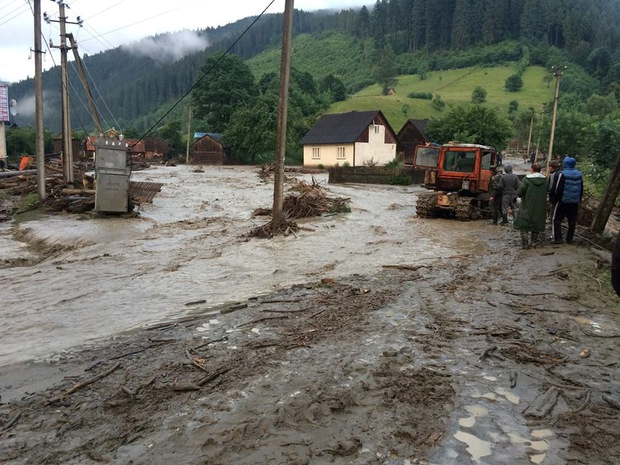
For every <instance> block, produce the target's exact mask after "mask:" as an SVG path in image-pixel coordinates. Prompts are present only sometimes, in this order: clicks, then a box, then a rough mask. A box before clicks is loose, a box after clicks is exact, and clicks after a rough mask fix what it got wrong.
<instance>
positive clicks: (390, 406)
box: [0, 187, 620, 465]
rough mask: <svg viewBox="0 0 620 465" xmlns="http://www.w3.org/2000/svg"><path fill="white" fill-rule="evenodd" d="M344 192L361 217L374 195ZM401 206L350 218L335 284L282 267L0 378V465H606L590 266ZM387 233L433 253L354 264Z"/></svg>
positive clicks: (614, 365) (506, 233)
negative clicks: (353, 223)
mask: <svg viewBox="0 0 620 465" xmlns="http://www.w3.org/2000/svg"><path fill="white" fill-rule="evenodd" d="M348 189H349V190H348V193H349V194H351V195H352V199H353V203H354V206H358V208H359V210H360V211H364V210H365V209H363V208H361V207H359V205H362V204H363V200H359V198H358V197H356V196H357V195H359V196H360V197H361V198H362V199H363V197H364V196H368V195H369V192H370V193H372V192H373V189H372V188H371V189H370V191H369V190H367V189H365V188H364V187H350V188H348ZM334 190H336V188H334ZM356 191H358V192H359V194H356ZM393 194H394V196H397V195H400V194H398V193H393ZM407 194H408V195H411V196H412V197H413V196H414V194H410V193H407ZM402 200H403V201H402V202H401V201H399V202H396V203H394V202H385V203H384V204H383V205H382V206H381V207H380V208H378V209H377V210H374V209H371V208H370V207H368V209H367V213H369V214H371V216H372V219H370V220H369V219H366V221H367V222H368V223H369V224H370V225H371V226H372V228H370V229H371V232H372V234H374V235H377V236H378V238H375V239H373V236H372V235H371V233H364V234H367V236H364V240H362V241H360V243H359V244H358V246H357V251H356V254H357V255H361V256H367V257H369V258H368V260H369V261H367V262H363V261H360V262H357V263H358V264H357V267H356V268H357V269H354V270H353V271H351V270H350V269H349V268H348V267H342V269H341V268H339V265H338V263H336V262H334V260H333V257H331V261H328V264H324V263H323V264H322V263H319V261H320V260H318V259H317V263H316V266H317V268H320V269H321V272H316V273H311V274H310V273H304V271H309V268H307V267H310V268H311V267H312V266H314V265H313V264H312V263H311V261H310V262H309V263H310V264H306V263H303V262H299V263H298V265H297V266H298V270H299V272H300V273H303V279H301V280H298V282H295V283H293V284H290V285H288V286H283V285H279V286H278V288H277V289H275V290H273V291H270V292H260V293H258V292H256V293H254V294H253V295H250V296H246V293H244V292H242V293H240V295H241V297H242V298H239V299H232V298H229V299H228V300H227V301H223V302H218V303H217V304H216V305H214V304H211V303H210V302H207V301H206V300H208V299H202V298H196V296H197V295H198V294H197V292H196V291H195V289H194V288H191V289H189V291H188V292H187V294H186V295H182V294H181V293H179V294H176V293H175V296H176V298H177V305H182V306H183V307H184V308H185V311H184V313H183V315H176V316H175V317H172V316H169V317H168V318H163V317H160V318H158V319H159V322H157V323H152V324H150V325H148V326H146V327H143V328H141V329H133V330H131V331H125V332H117V333H116V334H115V335H114V336H112V337H106V338H99V339H96V340H94V341H90V343H88V344H86V345H76V346H73V347H71V349H70V350H66V351H63V352H59V353H56V354H54V355H53V356H52V354H50V357H48V358H40V357H39V358H37V359H36V361H30V362H28V361H21V360H17V361H16V362H15V363H12V364H5V365H4V366H1V367H0V388H1V389H2V392H1V394H2V396H3V397H2V402H3V403H2V404H1V405H0V431H1V433H0V457H2V461H3V463H10V464H31V463H37V464H61V463H62V464H96V463H115V464H128V463H133V464H169V463H185V464H204V463H209V464H231V463H235V464H257V463H261V464H263V463H265V464H267V463H273V464H323V463H325V464H332V463H333V464H390V465H391V464H395V465H396V464H414V463H419V464H478V463H480V464H506V463H510V464H530V463H535V464H538V463H542V464H577V463H587V464H599V463H600V464H613V463H618V462H619V461H620V446H619V445H618V444H620V442H619V437H618V436H619V435H620V424H619V423H620V410H619V409H620V380H619V378H618V373H619V369H618V343H619V341H620V317H619V311H620V301H619V300H618V299H617V298H616V297H615V295H613V294H612V290H611V286H610V285H609V283H608V280H609V269H608V267H605V266H604V265H603V266H602V267H601V266H600V257H599V256H598V255H596V254H593V253H592V251H591V250H590V248H589V246H588V244H585V243H581V244H577V245H573V246H568V245H551V244H547V243H545V244H541V245H539V246H537V247H535V248H532V249H528V250H523V249H520V248H519V247H518V245H517V244H518V243H519V238H518V234H517V233H516V232H514V231H512V230H511V228H509V227H503V228H502V227H497V226H491V225H488V224H487V223H486V222H485V221H478V222H472V223H459V222H451V221H448V220H426V219H425V220H421V219H417V218H415V215H414V214H412V213H411V212H410V211H409V210H407V208H406V207H404V205H405V203H404V199H402ZM395 212H397V213H399V214H400V213H403V215H402V217H401V216H397V217H395ZM413 213H414V212H413ZM382 214H383V215H385V219H384V221H381V217H382ZM362 220H363V219H360V221H361V222H363V221H362ZM183 221H185V220H183ZM192 221H195V220H192ZM200 221H203V222H204V221H206V220H204V219H202V220H200ZM320 221H321V220H319V223H315V224H312V223H311V222H310V223H308V225H306V226H308V227H310V228H313V229H315V230H317V229H318V228H319V226H317V224H319V225H320V224H321V223H320ZM335 221H336V222H335V223H329V228H328V229H329V230H336V231H338V228H339V227H340V228H342V230H341V231H339V232H340V233H341V235H343V236H345V235H346V234H348V233H347V232H346V231H345V228H346V226H348V225H347V224H345V223H342V222H341V223H338V220H335ZM175 224H176V226H174V225H175ZM183 224H189V222H186V223H183ZM192 224H194V223H192ZM360 224H361V223H360ZM201 225H202V226H200V228H202V227H204V224H203V223H201ZM399 225H403V226H405V227H408V228H410V229H411V230H412V232H415V233H416V234H426V235H427V236H428V235H432V236H433V240H434V241H438V242H441V243H443V244H446V245H447V247H443V246H442V247H440V246H434V245H433V244H434V243H435V242H433V241H429V242H425V241H427V240H428V239H427V238H421V239H420V243H419V244H418V246H417V247H420V250H419V254H418V255H416V254H411V255H410V254H408V252H403V254H402V255H400V256H398V255H392V254H388V255H374V256H373V251H374V250H375V249H376V248H381V246H382V245H384V244H387V245H385V248H387V249H389V248H390V247H392V246H395V247H401V248H406V247H408V245H409V244H408V243H407V242H406V241H405V238H404V237H402V236H401V234H402V233H401V232H400V229H399V227H400V226H399ZM179 226H180V225H179V224H178V223H175V222H174V221H171V222H170V223H169V224H168V225H163V226H162V225H161V223H160V225H159V226H157V228H158V230H159V229H165V230H166V231H169V230H173V229H174V230H177V229H179ZM230 227H231V228H232V227H233V226H232V222H231V226H230ZM200 228H199V230H200ZM381 228H383V229H381ZM379 229H381V230H380V231H379V233H378V234H377V231H378V230H379ZM158 230H157V231H158ZM135 234H136V236H140V234H141V233H139V232H136V233H135ZM146 234H147V237H152V238H154V239H153V240H155V238H160V237H161V236H160V235H158V233H157V232H156V231H155V230H153V229H149V230H147V232H146ZM166 234H172V232H167V233H166ZM317 234H320V232H319V233H317ZM309 236H311V234H310V233H309ZM412 236H413V237H411V243H412V245H411V247H410V248H411V249H414V250H415V248H416V246H415V245H413V243H414V242H415V239H417V237H415V234H412ZM390 239H391V240H392V241H393V242H394V243H395V244H394V245H391V244H390ZM296 240H298V239H296V238H291V239H290V242H291V243H293V242H294V241H296ZM254 241H259V240H252V241H250V242H249V243H248V244H252V243H254ZM236 244H237V246H239V243H236ZM256 244H261V245H260V246H258V245H257V247H261V246H264V245H262V244H263V243H260V242H256ZM286 245H287V244H282V245H281V247H282V248H285V247H286ZM318 246H319V244H316V243H315V244H313V245H312V246H311V247H308V249H310V250H315V254H316V255H320V253H319V252H317V251H318V250H320V249H319V248H318ZM84 247H90V246H84ZM99 247H101V245H99ZM246 247H247V245H246ZM341 247H344V245H341ZM335 249H336V247H334V250H335ZM102 250H103V249H102ZM102 250H99V252H101V253H103V252H102ZM300 250H301V249H300ZM429 250H430V251H432V252H433V254H429V253H428V251H429ZM224 251H225V252H224V253H226V249H225V248H224ZM425 252H426V253H425ZM73 253H75V252H73ZM90 253H92V252H90ZM299 253H301V251H300V252H299ZM347 254H348V251H347ZM48 260H58V256H55V257H54V258H51V259H50V258H47V259H45V261H43V262H40V263H38V264H33V265H30V266H22V268H24V270H26V269H30V272H31V273H33V272H34V271H36V267H38V266H41V265H42V264H43V266H45V262H46V261H48ZM342 260H343V262H345V261H346V257H345V258H343V259H342ZM351 260H354V258H351ZM370 262H373V263H370ZM329 263H331V266H330V265H329ZM62 266H63V267H67V268H70V267H71V264H70V263H69V262H68V261H67V263H65V264H63V265H62ZM80 266H84V265H83V264H80ZM179 266H181V267H182V266H183V263H182V262H179ZM33 268H34V269H33ZM155 271H156V270H155ZM299 281H301V282H299ZM263 286H264V289H265V290H266V289H268V288H269V285H265V284H264V283H263ZM249 293H250V292H249V291H248V293H247V294H249ZM233 295H234V294H233ZM183 297H184V299H183V300H181V298H183ZM199 297H200V296H199ZM223 300H224V299H223ZM180 302H183V303H182V304H181V303H180ZM33 343H34V344H36V341H33ZM33 353H38V352H36V351H35V352H33Z"/></svg>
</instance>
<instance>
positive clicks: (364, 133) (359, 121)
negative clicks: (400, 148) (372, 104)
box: [301, 110, 397, 168]
mask: <svg viewBox="0 0 620 465" xmlns="http://www.w3.org/2000/svg"><path fill="white" fill-rule="evenodd" d="M301 143H302V145H303V154H304V166H306V167H317V166H319V165H322V166H324V167H325V168H327V167H331V166H336V165H340V166H342V165H344V164H348V165H349V166H364V165H366V164H369V163H376V164H378V165H385V164H386V163H389V162H391V161H392V160H394V158H395V157H396V143H397V139H396V134H395V133H394V130H393V129H392V127H391V126H390V124H389V123H388V121H387V119H386V118H385V116H384V115H383V113H382V112H381V111H380V110H371V111H352V112H349V113H340V114H332V115H323V116H322V117H321V118H320V119H319V120H318V121H317V122H316V124H315V125H314V127H313V128H312V129H310V131H308V133H307V134H306V135H305V136H304V138H303V139H302V140H301Z"/></svg>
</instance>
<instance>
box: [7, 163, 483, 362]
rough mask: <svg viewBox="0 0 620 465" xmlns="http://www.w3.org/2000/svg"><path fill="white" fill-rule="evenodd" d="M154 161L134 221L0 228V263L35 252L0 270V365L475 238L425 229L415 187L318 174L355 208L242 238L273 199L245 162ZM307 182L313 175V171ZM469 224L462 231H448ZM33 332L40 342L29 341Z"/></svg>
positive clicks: (425, 255)
mask: <svg viewBox="0 0 620 465" xmlns="http://www.w3.org/2000/svg"><path fill="white" fill-rule="evenodd" d="M193 170H194V168H193V167H187V166H178V167H161V168H154V169H150V170H148V171H142V172H136V173H134V176H133V179H134V180H137V181H153V182H162V183H164V187H163V188H162V190H161V192H160V193H159V194H158V195H157V196H156V197H155V199H154V201H153V203H152V204H145V205H142V206H141V207H140V218H136V219H120V218H105V219H91V218H86V217H83V218H80V217H76V216H73V215H72V216H70V217H58V216H56V217H53V218H45V219H42V220H39V221H30V222H26V223H21V224H19V225H18V226H16V228H17V232H16V233H15V234H16V236H17V237H18V238H19V239H20V240H21V241H22V242H15V241H13V240H11V239H10V238H11V235H12V233H13V231H12V230H11V228H10V227H9V226H3V227H2V229H0V234H1V236H0V237H1V239H0V247H2V249H0V251H1V255H2V258H3V260H5V261H6V260H13V261H17V260H19V259H25V260H36V255H35V253H34V252H33V251H32V250H31V249H29V248H28V247H26V245H33V244H34V245H35V247H36V248H38V251H39V252H41V253H47V252H48V251H50V250H55V251H56V250H60V253H57V254H55V255H54V256H53V258H51V259H49V260H44V261H42V262H41V263H38V265H37V266H36V267H14V268H4V269H1V270H0V281H1V282H2V285H1V288H2V294H3V298H2V306H1V310H0V317H1V318H2V320H3V322H4V324H3V325H2V326H1V327H0V341H2V350H1V351H0V366H2V365H6V364H10V363H15V362H20V361H24V360H29V359H39V358H46V357H50V356H53V354H54V353H56V352H59V351H62V350H66V349H69V348H70V347H72V346H75V345H78V344H82V343H84V342H86V341H88V340H90V339H94V338H100V337H104V336H110V335H113V334H116V333H119V332H122V331H125V330H128V329H132V328H136V327H140V326H145V325H151V324H154V323H157V322H160V321H162V320H165V319H169V318H173V317H178V316H182V315H185V314H187V313H188V312H190V311H195V310H196V306H187V305H186V304H187V303H189V302H195V301H201V300H204V301H205V305H207V306H209V307H213V306H216V305H219V304H223V303H226V302H230V301H235V300H245V299H247V298H248V297H250V296H253V295H257V294H260V293H265V292H270V291H272V290H274V289H278V288H280V287H287V286H290V285H291V284H293V283H298V282H304V281H307V280H308V279H320V278H322V277H338V276H346V275H349V274H352V273H358V272H362V273H367V272H373V271H377V270H379V269H380V268H381V266H382V265H390V264H395V263H401V262H418V261H420V260H424V259H429V258H436V257H437V256H441V255H446V254H448V255H449V254H451V253H455V252H454V250H456V249H451V247H456V246H457V243H458V244H459V248H463V247H465V248H468V247H470V248H471V247H475V246H476V238H475V237H471V238H467V225H466V224H458V225H454V224H450V225H449V226H450V231H449V232H450V234H448V231H445V234H444V233H442V232H441V231H437V230H436V228H433V232H432V233H430V234H429V230H428V228H426V227H425V224H424V223H416V222H413V221H412V217H413V216H414V214H415V207H414V204H415V194H414V192H415V190H416V188H415V187H389V186H388V187H386V186H381V187H372V186H363V189H362V190H361V192H360V190H359V189H357V188H356V187H350V186H349V187H342V186H335V185H330V186H328V185H327V176H326V175H325V174H319V175H315V178H316V180H317V181H318V182H321V183H323V185H324V186H325V187H326V188H328V189H329V190H330V191H331V194H330V195H332V196H335V197H350V198H351V200H352V201H351V209H352V212H351V213H350V214H347V215H338V216H334V217H326V218H320V219H312V221H311V222H309V223H308V224H307V225H304V223H303V222H301V223H300V225H301V226H302V227H304V226H306V227H308V228H310V229H311V231H302V232H301V233H299V234H298V235H297V237H295V238H292V237H286V238H276V239H275V240H272V241H271V240H269V241H268V240H256V239H254V240H248V239H246V238H244V237H242V236H243V235H245V234H247V233H248V232H249V231H250V230H251V229H252V228H253V227H255V226H257V225H260V224H262V223H264V222H265V221H266V220H265V217H256V218H252V212H253V211H254V210H255V209H257V208H271V205H272V202H273V183H272V182H262V181H261V180H260V179H259V177H258V176H257V170H256V169H255V168H254V169H253V168H248V167H234V168H231V167H223V168H213V167H209V168H208V169H207V170H206V172H204V173H195V172H193ZM305 180H306V181H308V182H311V177H310V176H305ZM456 226H458V227H459V228H461V229H462V228H465V230H464V231H463V232H462V234H460V235H461V237H460V238H457V237H454V236H453V233H454V228H455V227H456ZM33 340H36V341H37V343H36V344H32V341H33Z"/></svg>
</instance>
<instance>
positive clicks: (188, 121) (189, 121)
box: [185, 105, 192, 165]
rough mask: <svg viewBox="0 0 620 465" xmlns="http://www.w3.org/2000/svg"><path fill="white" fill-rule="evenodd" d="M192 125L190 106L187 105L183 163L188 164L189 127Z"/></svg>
mask: <svg viewBox="0 0 620 465" xmlns="http://www.w3.org/2000/svg"><path fill="white" fill-rule="evenodd" d="M191 127H192V106H191V105H190V106H189V109H188V110H187V147H186V148H185V164H186V165H188V164H189V141H190V129H191Z"/></svg>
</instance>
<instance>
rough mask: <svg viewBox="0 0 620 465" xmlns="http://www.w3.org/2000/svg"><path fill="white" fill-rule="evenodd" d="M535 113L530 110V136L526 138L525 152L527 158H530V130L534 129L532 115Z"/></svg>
mask: <svg viewBox="0 0 620 465" xmlns="http://www.w3.org/2000/svg"><path fill="white" fill-rule="evenodd" d="M535 113H536V112H535V111H534V110H533V109H532V117H531V119H530V134H529V136H527V151H526V152H525V154H526V155H527V156H528V157H529V156H530V147H531V144H532V129H533V128H534V114H535ZM534 161H536V160H534Z"/></svg>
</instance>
